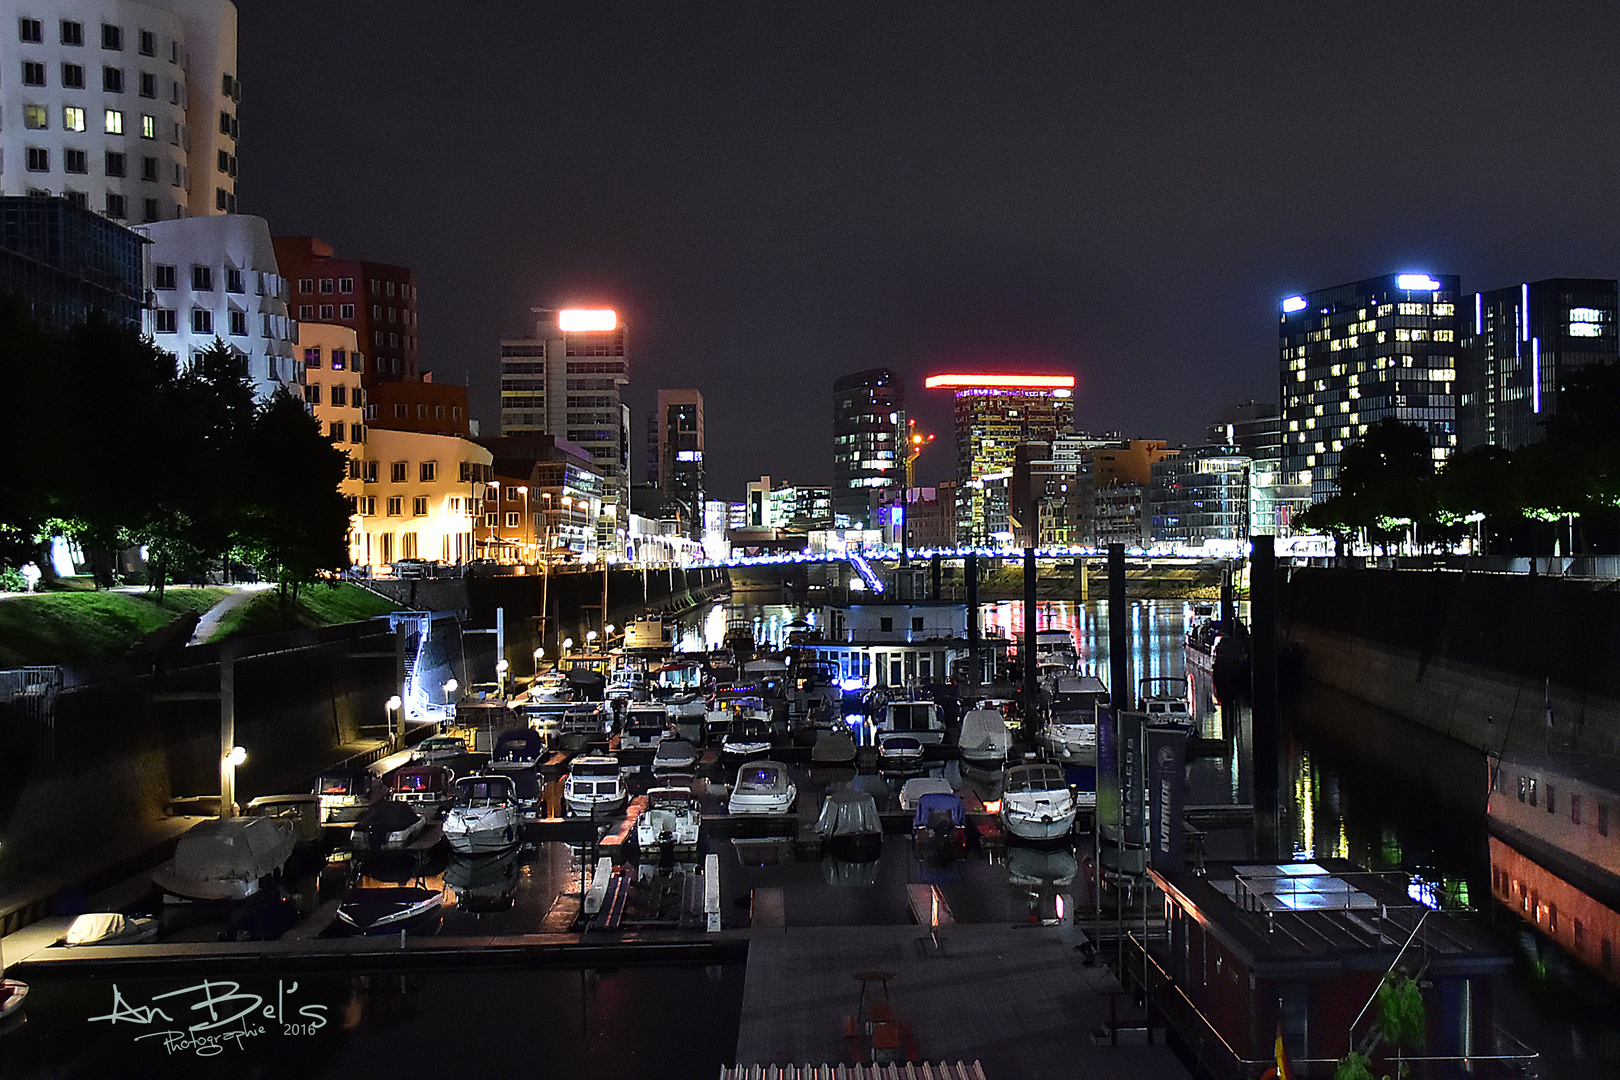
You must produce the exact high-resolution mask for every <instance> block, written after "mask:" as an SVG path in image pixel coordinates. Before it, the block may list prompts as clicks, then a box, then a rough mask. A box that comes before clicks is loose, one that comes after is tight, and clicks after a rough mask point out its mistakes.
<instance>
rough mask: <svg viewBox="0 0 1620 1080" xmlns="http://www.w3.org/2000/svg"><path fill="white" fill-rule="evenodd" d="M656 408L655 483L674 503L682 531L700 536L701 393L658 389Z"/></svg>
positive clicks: (701, 528) (702, 482)
mask: <svg viewBox="0 0 1620 1080" xmlns="http://www.w3.org/2000/svg"><path fill="white" fill-rule="evenodd" d="M657 410H658V411H657V415H656V416H655V417H654V423H655V430H656V433H657V458H656V464H657V469H656V471H655V472H654V476H655V477H656V481H655V482H656V483H657V485H658V488H659V490H660V491H662V492H663V495H664V498H665V499H666V500H668V501H669V502H673V503H675V504H676V509H677V512H678V515H679V516H678V520H679V522H680V531H681V532H682V534H683V535H686V536H689V537H691V538H693V539H699V538H701V537H702V535H703V518H702V508H703V493H704V481H703V395H702V394H701V393H699V392H698V391H696V390H660V391H658V405H657ZM660 516H661V517H662V516H664V515H660Z"/></svg>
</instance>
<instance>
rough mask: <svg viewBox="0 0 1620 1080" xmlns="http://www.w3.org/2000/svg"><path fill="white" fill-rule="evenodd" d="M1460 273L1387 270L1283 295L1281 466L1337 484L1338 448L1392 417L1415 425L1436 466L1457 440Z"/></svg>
mask: <svg viewBox="0 0 1620 1080" xmlns="http://www.w3.org/2000/svg"><path fill="white" fill-rule="evenodd" d="M1457 299H1458V279H1457V276H1456V275H1455V274H1451V275H1438V276H1431V275H1429V274H1416V273H1410V274H1386V275H1384V276H1383V277H1376V278H1368V279H1367V280H1365V281H1357V282H1352V283H1351V284H1348V285H1338V286H1335V287H1333V288H1330V289H1318V290H1317V291H1315V292H1310V293H1305V294H1303V295H1300V296H1290V297H1288V298H1287V299H1286V300H1284V301H1283V302H1282V315H1281V325H1280V330H1279V337H1280V340H1281V376H1282V378H1281V385H1282V397H1281V401H1282V427H1283V456H1282V471H1283V472H1284V473H1285V474H1288V473H1294V474H1297V473H1302V472H1306V471H1309V473H1310V484H1311V498H1312V501H1314V502H1320V501H1321V500H1323V499H1325V498H1327V497H1328V496H1330V495H1333V494H1335V493H1336V492H1337V490H1338V489H1337V486H1336V484H1335V480H1336V479H1337V476H1338V467H1339V455H1340V454H1341V453H1342V452H1343V451H1344V448H1345V447H1346V446H1349V445H1350V444H1351V443H1353V442H1355V441H1356V440H1357V439H1359V438H1361V436H1362V435H1363V434H1364V433H1365V432H1366V430H1367V428H1369V427H1370V426H1372V425H1373V424H1376V423H1378V422H1379V421H1380V420H1384V419H1386V418H1393V419H1395V420H1399V421H1401V422H1403V423H1408V424H1414V425H1416V426H1418V427H1420V428H1422V429H1423V430H1424V431H1425V432H1426V433H1427V434H1428V436H1429V445H1430V447H1431V448H1432V452H1433V454H1434V463H1435V465H1436V466H1440V465H1442V464H1444V462H1445V461H1446V459H1447V458H1448V457H1450V455H1451V454H1452V452H1453V451H1455V450H1456V448H1457V409H1456V395H1455V387H1454V385H1453V384H1454V381H1455V379H1456V375H1457V349H1458V344H1459V343H1458V341H1457V337H1458V334H1457V330H1458V318H1457V315H1458V312H1457Z"/></svg>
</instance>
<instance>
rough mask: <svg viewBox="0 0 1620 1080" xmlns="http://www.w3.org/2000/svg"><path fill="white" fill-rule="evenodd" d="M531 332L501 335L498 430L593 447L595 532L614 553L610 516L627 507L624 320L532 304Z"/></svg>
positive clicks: (614, 533)
mask: <svg viewBox="0 0 1620 1080" xmlns="http://www.w3.org/2000/svg"><path fill="white" fill-rule="evenodd" d="M535 314H537V315H540V316H542V318H540V319H539V320H538V321H537V322H536V323H535V328H534V335H533V336H532V337H526V338H506V339H503V340H502V341H501V434H503V435H518V434H522V433H523V432H526V431H536V432H544V433H546V434H550V435H556V436H558V437H559V438H562V439H566V440H567V441H568V442H571V443H574V444H575V445H578V446H582V447H584V448H585V449H586V450H588V451H589V452H590V455H591V459H592V461H593V462H594V463H595V464H596V467H597V469H599V470H600V471H601V474H602V480H603V493H602V499H603V502H604V506H603V513H602V520H603V521H604V522H605V523H606V524H604V525H603V526H602V528H603V529H604V530H606V531H605V532H604V535H603V536H602V537H601V538H600V543H601V544H602V545H603V549H604V550H607V551H617V550H619V546H618V536H617V534H618V532H619V531H620V529H622V526H616V525H615V524H614V520H615V519H616V518H617V517H618V516H619V514H620V512H621V510H622V512H623V514H624V515H625V520H628V514H629V509H630V411H629V409H628V408H627V407H626V406H625V404H624V397H623V395H624V387H625V385H626V384H627V383H628V382H629V358H628V355H627V353H626V350H625V325H624V323H623V322H621V321H619V317H618V314H617V313H616V312H614V311H613V310H611V309H585V308H569V309H565V310H560V311H558V310H552V309H544V308H536V309H535Z"/></svg>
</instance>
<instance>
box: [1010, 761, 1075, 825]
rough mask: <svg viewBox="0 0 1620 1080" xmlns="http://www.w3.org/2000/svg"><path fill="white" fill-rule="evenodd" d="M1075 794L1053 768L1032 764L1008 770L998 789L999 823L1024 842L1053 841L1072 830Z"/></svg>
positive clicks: (1054, 767) (1046, 765)
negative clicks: (999, 799) (999, 792)
mask: <svg viewBox="0 0 1620 1080" xmlns="http://www.w3.org/2000/svg"><path fill="white" fill-rule="evenodd" d="M1076 810H1077V806H1076V804H1075V798H1074V792H1073V791H1071V790H1070V789H1069V785H1068V783H1067V782H1066V781H1065V780H1064V778H1063V770H1062V769H1060V768H1058V767H1057V766H1056V765H1049V764H1043V763H1034V764H1027V765H1013V766H1011V767H1009V768H1008V769H1007V772H1006V776H1005V777H1004V779H1003V781H1002V786H1001V821H1002V824H1003V825H1004V826H1005V827H1006V829H1007V831H1008V832H1009V833H1011V834H1012V835H1014V836H1017V837H1020V838H1022V839H1025V840H1056V839H1059V838H1061V837H1065V836H1068V835H1069V833H1071V832H1072V831H1074V817H1075V812H1076Z"/></svg>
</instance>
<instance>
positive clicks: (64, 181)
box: [0, 0, 241, 224]
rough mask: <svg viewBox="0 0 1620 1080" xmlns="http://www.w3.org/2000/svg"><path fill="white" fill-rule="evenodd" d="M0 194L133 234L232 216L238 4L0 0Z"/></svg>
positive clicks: (151, 0)
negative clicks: (56, 199) (40, 198)
mask: <svg viewBox="0 0 1620 1080" xmlns="http://www.w3.org/2000/svg"><path fill="white" fill-rule="evenodd" d="M0 35H3V36H0V40H3V41H5V42H6V46H5V48H4V49H3V50H0V54H3V55H4V58H5V63H6V70H5V73H4V78H0V117H3V118H4V120H5V123H4V126H3V127H0V194H5V195H60V196H62V197H63V198H65V199H67V200H68V201H69V202H72V203H74V204H75V205H77V206H81V207H85V208H87V209H90V210H94V211H96V212H97V213H99V214H104V215H105V216H107V217H109V218H112V219H113V220H115V221H121V222H128V223H131V224H134V223H142V222H151V221H172V220H174V219H175V218H183V217H199V216H203V215H208V214H234V213H236V137H237V133H238V127H237V117H236V113H237V103H238V102H239V101H240V100H241V87H240V85H239V84H238V83H237V81H236V5H235V4H233V3H230V2H229V0H145V2H142V0H119V2H118V3H113V2H111V0H99V2H98V0H0Z"/></svg>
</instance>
